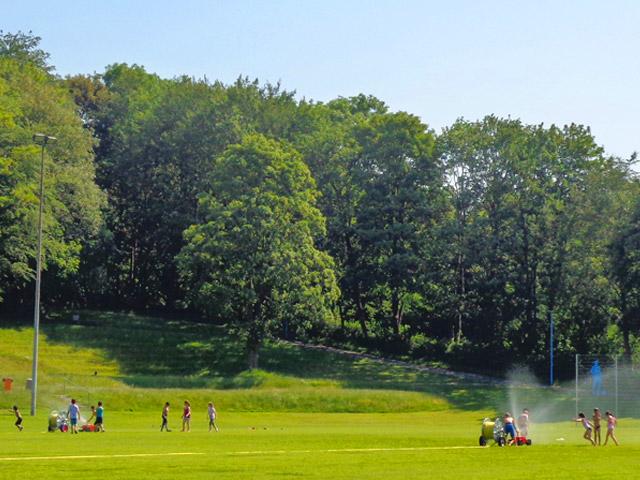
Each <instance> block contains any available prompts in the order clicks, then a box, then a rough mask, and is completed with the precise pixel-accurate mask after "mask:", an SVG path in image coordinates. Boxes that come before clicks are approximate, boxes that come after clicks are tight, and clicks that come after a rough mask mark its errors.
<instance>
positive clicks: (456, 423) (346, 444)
mask: <svg viewBox="0 0 640 480" xmlns="http://www.w3.org/2000/svg"><path fill="white" fill-rule="evenodd" d="M177 417H178V415H176V414H175V413H174V415H173V419H172V422H170V423H173V428H174V430H173V431H172V432H171V433H160V432H158V431H157V430H158V427H159V419H158V415H157V414H151V413H148V412H144V413H142V412H140V413H122V412H108V416H107V417H106V419H107V429H108V431H107V432H106V433H104V434H103V433H81V434H78V435H70V434H62V433H43V432H44V428H43V427H44V425H45V420H44V418H36V419H35V425H34V420H32V419H27V421H26V429H25V431H24V432H21V433H19V432H17V431H16V432H12V431H7V430H8V428H9V418H4V419H3V422H2V423H3V424H4V425H3V428H2V433H0V445H2V454H1V455H0V478H12V479H13V478H25V477H26V472H28V473H29V475H35V476H40V477H41V478H54V477H60V476H65V477H74V478H78V477H84V476H88V477H90V478H109V479H120V478H131V479H133V478H144V477H145V476H146V477H149V478H157V479H172V478H195V479H197V478H221V479H227V478H228V479H233V478H255V479H270V478H290V477H300V478H319V479H329V478H335V479H353V478H384V479H405V478H438V479H454V478H474V479H475V478H477V479H485V478H505V479H516V478H518V479H520V478H536V479H544V478H554V479H574V478H578V477H582V476H585V475H588V477H589V478H601V479H612V478H620V479H627V478H629V479H630V478H637V457H638V454H640V423H639V422H637V421H633V422H631V421H623V422H621V423H622V425H621V427H620V429H619V437H620V441H621V442H622V446H620V447H613V446H608V447H606V448H604V447H601V448H593V447H591V446H589V445H587V444H586V442H585V441H584V440H581V439H580V435H581V430H580V429H579V428H578V427H575V426H574V425H572V424H571V423H569V422H564V423H561V424H544V425H537V426H535V428H534V429H533V433H532V438H533V439H534V442H536V438H546V439H547V440H545V441H540V443H537V442H536V443H534V445H532V446H531V447H517V448H516V447H506V448H497V447H490V448H475V447H474V445H475V443H476V441H477V435H478V431H479V427H478V420H479V418H480V417H479V414H478V413H473V412H460V411H450V412H440V413H434V412H432V413H413V414H300V413H258V414H256V413H229V414H221V416H220V427H221V431H220V432H219V433H208V432H206V420H205V418H204V413H203V414H202V415H198V414H196V415H195V417H194V420H193V422H194V425H193V430H192V432H191V433H182V432H179V431H177V430H179V429H178V428H177V427H178V418H177ZM557 438H565V440H564V441H557V440H555V439H557ZM66 457H72V458H66Z"/></svg>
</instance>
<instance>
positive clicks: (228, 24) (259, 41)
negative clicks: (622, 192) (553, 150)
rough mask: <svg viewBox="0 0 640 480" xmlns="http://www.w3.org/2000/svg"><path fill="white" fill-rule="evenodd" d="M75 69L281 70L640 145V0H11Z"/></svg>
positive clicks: (60, 60)
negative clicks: (579, 127)
mask: <svg viewBox="0 0 640 480" xmlns="http://www.w3.org/2000/svg"><path fill="white" fill-rule="evenodd" d="M1 3H2V5H1V6H0V28H1V29H3V30H5V31H10V32H15V31H17V30H22V31H28V30H32V31H33V32H34V34H37V35H39V36H41V37H42V38H43V41H42V47H43V48H44V49H45V50H47V51H49V52H50V53H51V60H52V62H53V63H54V65H55V66H56V68H57V72H58V73H59V74H62V75H66V74H73V73H93V72H102V71H103V70H104V67H105V66H106V65H108V64H111V63H116V62H127V63H137V64H140V65H144V66H145V67H146V68H147V70H148V71H151V72H155V73H157V74H159V75H161V76H163V77H173V76H176V75H182V74H186V75H189V76H195V77H202V76H205V75H206V76H207V78H209V79H210V80H214V79H219V80H222V81H224V82H226V83H228V82H231V81H233V80H235V79H236V78H237V77H238V76H239V75H241V74H242V75H248V76H249V77H252V78H253V77H258V78H259V79H260V80H262V81H271V82H275V81H278V80H280V81H281V82H282V84H283V85H284V87H285V88H287V89H289V90H296V91H297V92H298V95H299V96H300V97H303V96H304V97H306V98H312V99H314V100H322V101H324V100H329V99H331V98H335V97H338V96H349V95H354V94H357V93H361V92H362V93H367V94H373V95H375V96H377V97H379V98H381V99H382V100H384V101H385V102H386V103H387V104H388V105H389V106H390V107H391V108H392V109H394V110H406V111H408V112H411V113H414V114H416V115H419V116H420V117H421V118H422V119H423V121H425V122H426V123H427V124H429V126H431V127H432V128H434V129H436V130H437V131H439V130H440V129H441V128H442V127H444V126H446V125H449V124H451V123H452V122H453V121H454V120H455V119H456V118H458V117H465V118H467V119H477V118H480V117H482V116H484V115H486V114H489V113H495V114H497V115H505V116H506V115H511V116H512V117H516V118H521V119H522V120H523V121H525V122H528V123H545V124H550V123H556V124H565V123H568V122H576V123H583V124H586V125H590V126H591V127H592V131H593V133H594V134H595V136H596V138H597V140H598V142H599V143H600V144H603V145H604V146H605V147H606V149H607V151H608V152H609V153H612V154H615V155H620V156H628V155H629V154H630V153H631V152H632V151H634V150H640V1H634V0H627V1H621V0H609V1H605V0H600V1H587V0H584V1H574V0H556V1H548V0H537V1H516V0H514V1H497V0H476V1H473V0H469V1H464V0H451V1H446V0H441V1H438V2H435V1H433V2H430V1H426V0H425V1H419V0H415V1H414V0H404V1H403V0H396V1H392V0H370V1H364V0H342V1H340V0H271V1H268V0H262V1H258V0H254V1H248V0H247V1H243V0H226V1H225V0H210V1H205V0H182V1H168V0H155V1H150V0H106V1H103V2H100V1H96V0H92V1H81V0H76V1H72V0H56V1H44V0H42V1H36V0H33V1H30V0H21V1H17V0H2V2H1Z"/></svg>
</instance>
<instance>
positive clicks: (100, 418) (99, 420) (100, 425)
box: [94, 402, 105, 432]
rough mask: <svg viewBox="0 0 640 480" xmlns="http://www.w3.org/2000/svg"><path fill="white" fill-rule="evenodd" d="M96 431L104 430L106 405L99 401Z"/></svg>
mask: <svg viewBox="0 0 640 480" xmlns="http://www.w3.org/2000/svg"><path fill="white" fill-rule="evenodd" d="M94 425H95V427H96V432H104V431H105V430H104V407H103V406H102V402H98V408H97V409H96V421H95V423H94Z"/></svg>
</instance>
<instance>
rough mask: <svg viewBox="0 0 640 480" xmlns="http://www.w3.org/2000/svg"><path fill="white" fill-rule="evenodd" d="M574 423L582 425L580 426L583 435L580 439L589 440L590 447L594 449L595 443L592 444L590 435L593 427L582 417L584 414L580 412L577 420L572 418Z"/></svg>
mask: <svg viewBox="0 0 640 480" xmlns="http://www.w3.org/2000/svg"><path fill="white" fill-rule="evenodd" d="M574 421H576V422H578V423H582V426H583V427H584V435H583V437H582V438H584V439H585V440H589V442H591V445H593V446H594V447H595V446H596V442H594V441H593V438H591V433H592V432H593V425H591V422H589V420H587V417H585V416H584V413H582V412H580V413H579V414H578V418H574Z"/></svg>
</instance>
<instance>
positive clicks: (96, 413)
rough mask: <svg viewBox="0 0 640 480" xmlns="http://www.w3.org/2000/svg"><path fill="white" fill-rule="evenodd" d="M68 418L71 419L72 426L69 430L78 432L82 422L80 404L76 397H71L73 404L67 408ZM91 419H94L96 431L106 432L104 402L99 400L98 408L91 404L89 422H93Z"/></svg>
mask: <svg viewBox="0 0 640 480" xmlns="http://www.w3.org/2000/svg"><path fill="white" fill-rule="evenodd" d="M67 418H68V419H69V424H70V426H71V428H70V429H69V431H70V432H71V433H78V424H79V422H80V405H78V402H76V400H75V398H72V399H71V404H70V405H69V408H68V409H67ZM91 420H93V421H94V422H93V426H94V428H95V431H96V432H104V431H105V429H104V406H103V405H102V402H98V408H96V407H94V406H93V405H91V417H89V420H87V424H88V425H90V424H91Z"/></svg>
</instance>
